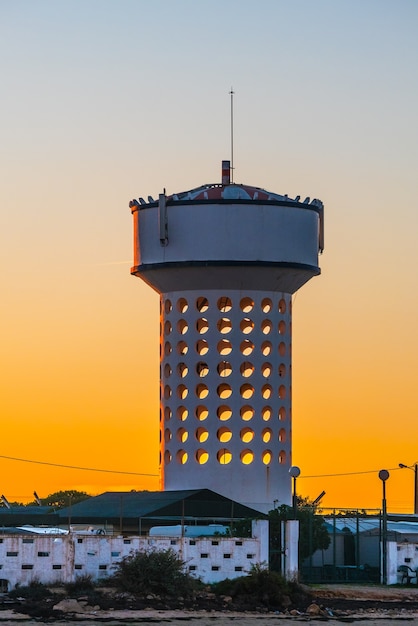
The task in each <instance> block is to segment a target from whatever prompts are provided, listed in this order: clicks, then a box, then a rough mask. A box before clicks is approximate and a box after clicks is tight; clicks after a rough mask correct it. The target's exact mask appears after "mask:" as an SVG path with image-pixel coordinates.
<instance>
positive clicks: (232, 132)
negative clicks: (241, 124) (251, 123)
mask: <svg viewBox="0 0 418 626" xmlns="http://www.w3.org/2000/svg"><path fill="white" fill-rule="evenodd" d="M234 94H235V91H234V90H233V89H232V87H231V91H230V92H229V95H230V96H231V183H233V182H234Z"/></svg>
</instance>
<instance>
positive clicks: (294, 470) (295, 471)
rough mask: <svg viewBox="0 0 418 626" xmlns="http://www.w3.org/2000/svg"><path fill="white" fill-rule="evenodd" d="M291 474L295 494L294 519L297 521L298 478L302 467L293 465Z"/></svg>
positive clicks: (293, 502)
mask: <svg viewBox="0 0 418 626" xmlns="http://www.w3.org/2000/svg"><path fill="white" fill-rule="evenodd" d="M289 474H290V475H291V477H292V478H293V494H292V504H293V519H296V513H297V503H298V501H297V496H296V478H297V477H298V476H300V467H298V466H297V465H292V467H291V468H290V469H289Z"/></svg>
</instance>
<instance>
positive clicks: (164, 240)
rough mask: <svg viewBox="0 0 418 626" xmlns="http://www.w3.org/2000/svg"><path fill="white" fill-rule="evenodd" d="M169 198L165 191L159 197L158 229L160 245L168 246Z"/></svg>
mask: <svg viewBox="0 0 418 626" xmlns="http://www.w3.org/2000/svg"><path fill="white" fill-rule="evenodd" d="M166 200H167V198H166V195H165V189H164V192H163V193H160V195H159V196H158V229H159V233H160V244H161V245H162V246H166V245H167V244H168V220H167V202H166Z"/></svg>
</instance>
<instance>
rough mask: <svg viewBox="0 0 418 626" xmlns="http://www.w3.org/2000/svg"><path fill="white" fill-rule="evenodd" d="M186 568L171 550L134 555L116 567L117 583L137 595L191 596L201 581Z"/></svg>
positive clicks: (115, 579)
mask: <svg viewBox="0 0 418 626" xmlns="http://www.w3.org/2000/svg"><path fill="white" fill-rule="evenodd" d="M184 565H185V563H184V561H182V560H181V559H180V558H179V557H178V556H177V554H176V553H175V552H174V550H172V549H171V548H169V549H168V550H147V551H141V552H133V553H132V554H130V555H129V556H127V557H125V558H124V559H122V561H120V563H118V564H117V565H116V572H115V574H114V576H113V582H114V583H115V585H116V586H117V587H118V588H119V589H120V590H122V591H127V592H129V593H133V594H140V595H144V594H149V593H152V594H157V595H166V596H188V595H190V594H191V593H192V591H193V590H194V589H195V588H196V585H197V581H196V580H195V579H194V578H193V577H192V576H190V574H187V573H185V572H184Z"/></svg>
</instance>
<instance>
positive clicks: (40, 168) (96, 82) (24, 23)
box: [0, 0, 418, 512]
mask: <svg viewBox="0 0 418 626" xmlns="http://www.w3.org/2000/svg"><path fill="white" fill-rule="evenodd" d="M417 25H418V4H417V3H416V2H415V0H397V1H395V0H337V1H336V0H315V2H312V1H311V0H294V1H292V2H288V0H257V1H255V0H254V1H253V0H222V1H221V0H176V1H175V2H173V1H171V0H153V1H152V2H149V0H120V1H118V2H114V1H111V0H72V1H71V2H64V1H58V2H57V1H56V0H38V1H37V2H32V0H14V1H13V2H3V3H1V8H0V50H1V54H0V70H1V72H0V73H1V76H2V80H1V92H2V96H1V109H2V117H1V141H0V159H1V167H0V177H1V184H0V194H1V196H0V197H1V203H0V220H1V223H0V237H1V245H0V255H1V286H2V288H1V294H2V298H1V302H2V305H1V320H2V322H1V330H0V332H1V342H0V346H1V383H0V384H1V391H0V398H1V405H0V406H1V443H0V493H3V494H5V495H6V496H7V498H8V499H9V500H10V501H14V500H17V501H21V502H26V501H29V500H31V499H32V498H33V496H32V494H33V491H34V490H36V491H37V493H38V494H39V495H40V496H41V497H43V496H46V495H47V494H49V493H51V492H53V491H57V490H60V489H79V490H85V491H87V492H88V493H90V494H98V493H102V492H103V491H107V490H129V489H157V488H158V399H159V363H158V355H159V350H158V332H159V304H158V296H157V294H155V293H154V292H153V291H152V290H151V289H150V288H149V287H147V286H146V285H145V284H143V283H142V282H141V281H140V280H139V279H137V278H134V277H132V276H131V275H130V273H129V270H130V266H131V265H132V223H131V220H132V218H131V214H130V210H129V208H128V202H129V200H131V199H132V198H137V197H138V196H143V197H145V198H146V197H147V196H148V195H152V196H154V197H157V196H158V193H160V192H161V191H162V190H163V188H164V187H165V188H166V189H167V193H168V194H171V193H175V192H180V191H184V190H187V189H191V188H193V187H196V186H199V185H200V184H203V183H212V182H220V165H221V160H222V159H227V158H229V156H230V143H229V141H230V135H229V133H230V127H229V121H230V118H229V115H230V112H229V95H228V92H229V90H230V88H231V86H233V88H234V91H235V93H236V96H235V112H234V120H235V145H234V164H235V167H236V169H235V174H234V179H235V181H236V182H238V183H246V184H249V185H255V186H259V187H264V188H266V189H268V190H270V191H273V192H276V193H281V194H285V193H287V194H289V196H291V197H295V196H296V195H300V196H302V197H305V196H310V197H311V198H314V197H316V198H320V199H321V200H322V201H323V202H324V204H325V229H326V230H325V252H324V254H323V256H322V257H321V258H320V264H321V268H322V275H321V276H320V277H317V278H315V279H313V280H311V281H310V282H309V283H308V284H307V285H305V286H304V287H303V288H302V289H301V290H300V291H299V292H298V293H297V294H296V295H295V296H294V298H293V462H294V464H297V465H299V466H300V468H301V476H300V478H299V479H298V491H300V493H301V494H302V495H304V496H310V497H311V498H315V497H316V496H317V495H318V494H319V493H320V492H321V491H322V490H325V491H326V496H325V497H324V499H323V501H322V504H323V506H324V507H352V508H353V507H368V508H377V507H379V506H380V502H381V483H380V481H379V479H378V476H377V473H378V471H379V470H380V469H382V468H386V469H389V471H390V478H389V481H388V483H387V498H388V509H389V511H392V512H412V506H413V483H414V475H413V473H412V472H411V471H408V470H401V469H397V468H398V464H399V463H405V464H407V465H412V464H414V463H415V462H416V461H418V395H417V388H418V324H417V320H418V295H417V268H418V208H417V202H418V185H417V181H418V176H417V165H418V147H417V146H418V131H417V111H418V86H417V80H416V67H417V62H418V39H417V37H416V31H417ZM65 466H67V467H65ZM95 470H106V471H95Z"/></svg>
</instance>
